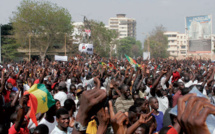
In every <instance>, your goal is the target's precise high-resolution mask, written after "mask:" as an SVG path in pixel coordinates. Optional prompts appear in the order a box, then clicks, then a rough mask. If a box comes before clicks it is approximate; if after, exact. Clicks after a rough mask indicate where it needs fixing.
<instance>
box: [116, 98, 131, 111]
mask: <svg viewBox="0 0 215 134" xmlns="http://www.w3.org/2000/svg"><path fill="white" fill-rule="evenodd" d="M133 104H134V100H133V99H125V98H124V97H123V96H121V97H119V98H117V99H116V102H115V107H116V110H117V112H119V111H121V112H128V109H129V108H130V106H132V105H133Z"/></svg>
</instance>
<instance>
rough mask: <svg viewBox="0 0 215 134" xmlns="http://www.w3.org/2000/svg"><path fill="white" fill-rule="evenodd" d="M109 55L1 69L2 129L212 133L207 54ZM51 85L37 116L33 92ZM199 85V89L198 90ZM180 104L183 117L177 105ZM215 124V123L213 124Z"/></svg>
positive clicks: (213, 98) (69, 133) (23, 133)
mask: <svg viewBox="0 0 215 134" xmlns="http://www.w3.org/2000/svg"><path fill="white" fill-rule="evenodd" d="M135 60H136V62H137V63H138V65H140V66H136V65H135V66H133V65H131V64H130V63H129V62H128V60H127V59H116V58H110V59H108V58H103V57H100V56H99V55H97V54H94V55H84V54H82V55H77V56H75V57H72V58H71V59H69V60H68V61H67V62H63V61H51V60H48V59H45V60H44V61H39V60H32V61H30V62H27V61H23V62H21V63H12V62H10V63H4V64H2V65H1V67H0V71H1V88H0V94H1V95H0V133H2V134H4V133H5V134H6V133H9V134H29V133H32V134H84V133H87V134H104V133H107V134H154V133H155V134H158V133H159V134H183V133H185V134H209V133H214V132H215V131H214V128H213V127H212V129H210V128H209V127H208V122H207V117H208V116H209V115H211V116H213V115H214V114H215V106H214V104H215V94H214V93H215V86H214V85H215V80H214V78H215V66H214V63H213V62H212V61H210V60H206V59H204V60H203V59H199V60H196V59H192V58H187V59H185V60H176V59H174V60H171V59H159V58H158V59H150V60H149V59H148V60H143V59H142V58H141V57H138V58H136V59H135ZM34 84H44V85H45V87H46V89H47V90H48V91H49V93H50V94H51V95H52V97H53V98H54V99H55V101H56V102H55V105H52V106H51V107H50V108H49V109H48V111H47V112H45V113H37V114H36V117H37V123H38V125H36V124H35V123H34V122H33V121H32V119H31V118H30V116H29V113H30V111H31V109H32V108H31V107H29V105H28V101H29V100H30V98H29V95H28V94H24V92H26V91H28V90H29V89H31V87H32V86H33V85H34ZM193 89H197V90H198V92H199V94H202V96H204V97H199V96H198V95H197V94H196V93H190V91H192V90H193ZM175 107H177V108H176V109H177V114H176V115H174V114H171V112H170V111H171V110H172V109H173V108H175ZM211 123H212V124H213V123H215V122H211Z"/></svg>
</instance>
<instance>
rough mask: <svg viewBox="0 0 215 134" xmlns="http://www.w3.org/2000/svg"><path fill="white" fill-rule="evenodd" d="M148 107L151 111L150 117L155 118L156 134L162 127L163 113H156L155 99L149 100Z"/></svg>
mask: <svg viewBox="0 0 215 134" xmlns="http://www.w3.org/2000/svg"><path fill="white" fill-rule="evenodd" d="M149 105H150V107H151V109H152V110H153V113H152V115H153V116H154V117H155V119H156V122H157V128H156V132H159V131H160V130H161V128H162V127H163V113H162V112H161V111H158V108H159V103H158V99H157V98H156V97H151V98H149Z"/></svg>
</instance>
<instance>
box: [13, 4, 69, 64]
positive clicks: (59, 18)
mask: <svg viewBox="0 0 215 134" xmlns="http://www.w3.org/2000/svg"><path fill="white" fill-rule="evenodd" d="M11 22H12V24H13V27H14V32H15V38H16V39H17V41H18V42H19V43H20V44H21V45H22V47H24V48H26V47H28V39H29V38H31V40H32V45H31V46H32V47H35V48H37V49H39V50H40V58H41V59H42V60H44V58H45V56H46V53H47V51H48V49H49V48H51V47H52V46H53V45H54V44H60V43H62V42H63V41H64V36H65V34H68V35H69V34H70V33H71V32H72V25H71V15H70V14H69V12H68V10H66V9H65V8H62V7H58V6H57V5H56V4H53V3H50V2H48V1H33V0H24V1H22V2H21V5H20V6H19V7H18V8H17V11H16V12H14V13H13V17H12V18H11Z"/></svg>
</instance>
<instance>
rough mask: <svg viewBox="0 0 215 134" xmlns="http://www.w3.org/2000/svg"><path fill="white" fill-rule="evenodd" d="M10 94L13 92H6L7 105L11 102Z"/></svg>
mask: <svg viewBox="0 0 215 134" xmlns="http://www.w3.org/2000/svg"><path fill="white" fill-rule="evenodd" d="M10 93H11V91H9V90H6V94H4V101H5V103H8V102H10Z"/></svg>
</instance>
